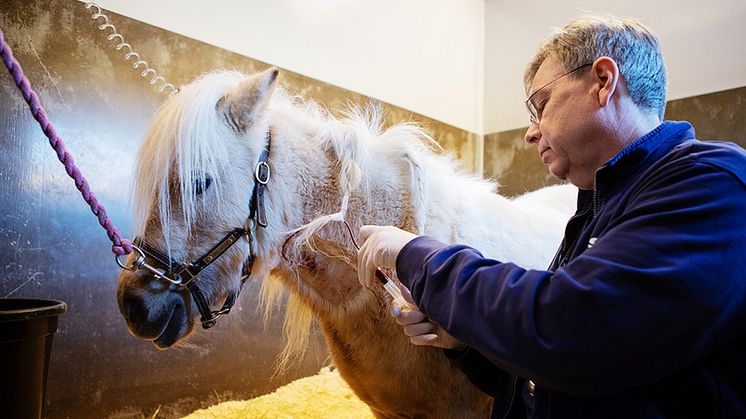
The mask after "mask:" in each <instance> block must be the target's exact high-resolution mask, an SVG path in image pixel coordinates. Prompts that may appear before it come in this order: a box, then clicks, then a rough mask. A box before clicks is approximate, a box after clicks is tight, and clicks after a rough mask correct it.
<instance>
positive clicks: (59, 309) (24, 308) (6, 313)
mask: <svg viewBox="0 0 746 419" xmlns="http://www.w3.org/2000/svg"><path fill="white" fill-rule="evenodd" d="M8 303H10V304H8ZM4 307H12V309H4ZM66 311H67V304H65V302H63V301H60V300H52V299H45V298H5V297H2V298H0V322H8V321H16V320H26V319H31V318H40V317H53V316H59V315H60V314H62V313H64V312H66Z"/></svg>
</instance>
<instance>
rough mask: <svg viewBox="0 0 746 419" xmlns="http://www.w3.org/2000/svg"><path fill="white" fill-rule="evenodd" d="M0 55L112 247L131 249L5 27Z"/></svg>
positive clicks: (122, 251)
mask: <svg viewBox="0 0 746 419" xmlns="http://www.w3.org/2000/svg"><path fill="white" fill-rule="evenodd" d="M0 55H2V57H3V61H4V62H5V66H6V67H7V68H8V71H9V72H10V74H11V76H13V80H14V81H15V83H16V86H18V88H19V89H20V90H21V93H22V94H23V98H24V99H25V100H26V103H28V106H29V109H31V114H32V115H34V119H36V120H37V121H38V122H39V125H40V126H41V129H42V130H43V131H44V134H45V135H46V136H47V138H49V144H50V145H51V146H52V148H53V149H54V151H56V152H57V158H58V159H59V160H60V162H61V163H62V164H63V165H64V166H65V171H67V174H68V175H69V176H70V177H71V178H73V180H74V181H75V187H76V188H78V190H79V191H80V194H81V195H83V199H84V200H85V202H87V203H88V205H89V206H90V207H91V211H92V212H93V214H94V215H96V217H97V218H98V223H99V224H101V227H103V228H104V229H105V230H106V235H107V236H109V240H111V242H112V246H111V251H112V252H114V254H116V255H122V256H123V255H128V254H130V253H132V243H130V241H129V240H126V239H124V240H123V239H122V238H121V237H120V235H119V230H117V228H116V227H115V226H114V225H113V224H112V222H111V220H110V219H109V217H108V216H107V215H106V209H105V208H104V206H103V205H101V203H100V202H98V200H97V199H96V197H95V196H94V195H93V192H91V189H90V188H89V187H88V182H87V181H86V180H85V178H84V177H83V174H82V173H80V170H78V167H77V166H76V165H75V162H74V161H73V157H72V156H71V155H70V153H68V152H67V149H66V148H65V144H64V143H63V142H62V139H61V138H60V137H59V136H58V135H57V131H56V130H55V129H54V126H53V125H52V123H51V122H50V121H49V118H47V113H46V112H44V108H42V107H41V102H40V101H39V96H38V95H37V94H36V92H34V90H33V89H32V88H31V84H30V83H29V81H28V79H27V78H26V76H25V75H24V74H23V69H21V65H20V64H19V63H18V61H17V60H16V59H15V57H13V51H12V50H11V49H10V46H9V45H8V44H7V43H6V42H5V36H4V34H3V31H2V29H0Z"/></svg>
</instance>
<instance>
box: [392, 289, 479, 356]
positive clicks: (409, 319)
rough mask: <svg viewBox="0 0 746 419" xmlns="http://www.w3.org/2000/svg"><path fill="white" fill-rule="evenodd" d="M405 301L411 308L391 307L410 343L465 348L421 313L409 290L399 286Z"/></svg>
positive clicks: (446, 347)
mask: <svg viewBox="0 0 746 419" xmlns="http://www.w3.org/2000/svg"><path fill="white" fill-rule="evenodd" d="M399 289H400V290H401V293H402V296H403V297H404V300H405V301H406V302H407V304H408V305H409V307H405V308H400V307H399V306H397V305H396V304H392V306H391V315H392V316H394V318H395V319H396V323H398V324H399V325H400V326H403V328H404V334H405V335H407V336H409V341H410V342H412V344H413V345H418V346H428V345H429V346H435V347H438V348H445V349H455V348H459V347H463V346H464V345H463V344H461V342H459V341H458V340H456V338H454V337H453V336H451V335H449V334H448V332H446V331H445V330H443V328H442V327H440V326H438V325H437V324H435V323H433V322H431V321H430V319H428V318H427V316H425V313H423V312H421V311H420V309H419V308H418V307H417V304H415V302H414V300H413V299H412V294H411V293H410V292H409V289H407V287H405V286H404V285H402V284H399Z"/></svg>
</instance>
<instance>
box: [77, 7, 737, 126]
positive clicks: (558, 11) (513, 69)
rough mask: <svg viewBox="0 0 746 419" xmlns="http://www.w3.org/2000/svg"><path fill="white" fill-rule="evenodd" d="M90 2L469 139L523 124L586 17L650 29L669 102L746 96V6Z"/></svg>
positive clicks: (524, 124)
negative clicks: (557, 48)
mask: <svg viewBox="0 0 746 419" xmlns="http://www.w3.org/2000/svg"><path fill="white" fill-rule="evenodd" d="M98 3H99V5H100V6H101V7H103V8H105V9H109V10H112V11H114V12H117V13H121V14H124V15H127V16H130V17H132V18H134V19H138V20H141V21H143V22H146V23H149V24H152V25H155V26H159V27H161V28H164V29H167V30H170V31H173V32H177V33H180V34H182V35H186V36H189V37H192V38H195V39H199V40H202V41H204V42H208V43H210V44H213V45H216V46H219V47H222V48H225V49H228V50H231V51H234V52H237V53H239V54H243V55H246V56H248V57H251V58H255V59H258V60H261V61H265V62H267V63H270V64H274V65H277V66H279V67H281V68H285V69H288V70H291V71H294V72H298V73H300V74H303V75H306V76H309V77H313V78H316V79H319V80H322V81H324V82H327V83H331V84H334V85H337V86H340V87H343V88H346V89H349V90H352V91H355V92H358V93H362V94H364V95H368V96H371V97H375V98H378V99H380V100H383V101H385V102H388V103H391V104H393V105H396V106H400V107H402V108H405V109H409V110H411V111H413V112H416V113H419V114H423V115H426V116H428V117H431V118H434V119H436V120H439V121H442V122H445V123H447V124H451V125H454V126H456V127H458V128H461V129H465V130H468V131H470V132H474V133H477V134H482V133H485V132H486V133H490V132H498V131H505V130H509V129H514V128H520V127H525V126H526V125H527V121H528V117H527V114H526V111H525V109H524V106H523V103H522V102H523V99H524V93H523V82H522V76H523V69H524V66H525V64H526V62H527V61H528V59H529V58H530V57H531V56H532V55H533V52H534V51H535V50H536V47H537V46H538V44H539V42H540V41H541V40H542V39H544V38H545V37H547V36H548V35H550V34H551V31H552V27H556V26H561V25H563V24H564V23H566V22H567V21H569V20H570V19H572V18H574V17H577V16H579V15H581V14H585V13H611V14H615V15H631V16H635V17H638V18H640V19H642V20H643V21H644V22H645V23H647V24H648V25H649V26H651V27H652V29H653V30H654V31H655V32H656V33H657V34H658V35H659V36H660V38H661V41H662V48H663V54H664V56H665V58H666V62H667V64H668V74H669V86H668V88H669V90H668V93H669V94H668V97H669V99H678V98H682V97H688V96H693V95H699V94H704V93H709V92H714V91H719V90H725V89H730V88H734V87H740V86H746V46H744V45H746V43H745V42H746V24H744V22H745V21H746V1H744V0H711V1H707V2H706V1H702V0H658V1H656V2H650V1H649V0H627V1H625V2H608V1H606V0H557V1H546V0H522V1H514V0H223V1H212V2H207V1H204V0H159V1H148V0H99V1H98ZM81 7H82V6H81ZM126 35H127V34H126V33H125V36H126ZM146 55H147V54H146ZM146 59H147V58H146ZM153 64H154V66H155V67H156V68H158V65H157V63H153ZM205 70H208V69H207V68H206V69H205Z"/></svg>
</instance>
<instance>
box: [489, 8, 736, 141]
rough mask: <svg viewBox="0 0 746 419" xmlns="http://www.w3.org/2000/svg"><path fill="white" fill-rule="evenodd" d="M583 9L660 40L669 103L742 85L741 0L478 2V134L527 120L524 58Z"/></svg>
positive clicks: (514, 125)
mask: <svg viewBox="0 0 746 419" xmlns="http://www.w3.org/2000/svg"><path fill="white" fill-rule="evenodd" d="M588 13H594V14H613V15H617V16H634V17H636V18H639V19H641V20H642V21H643V22H644V23H645V24H647V25H648V26H649V27H650V28H651V29H652V30H653V31H654V32H655V33H656V34H657V35H658V36H659V37H660V39H661V49H662V52H663V56H664V59H665V60H666V64H667V69H668V99H669V100H671V99H680V98H684V97H689V96H695V95H701V94H704V93H711V92H716V91H720V90H727V89H732V88H735V87H741V86H746V24H744V22H746V1H744V0H711V1H702V0H658V1H655V2H651V1H649V0H626V1H623V2H609V1H606V0H582V1H579V0H560V1H555V2H550V1H545V0H522V1H520V2H517V1H511V0H485V21H486V22H487V23H486V29H485V35H486V37H485V101H484V113H485V126H484V129H485V132H487V133H490V132H498V131H505V130H509V129H514V128H520V127H525V126H527V125H528V114H527V113H526V110H525V107H524V105H523V99H525V94H524V91H523V70H524V68H525V64H526V62H528V60H529V59H530V58H531V57H532V56H533V53H534V52H535V51H536V48H537V47H538V45H539V43H540V42H541V41H542V40H543V39H544V38H546V37H547V36H549V35H551V34H552V28H553V27H561V26H563V25H564V24H565V23H567V22H568V21H570V20H571V19H573V18H575V17H578V16H581V15H583V14H588Z"/></svg>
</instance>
